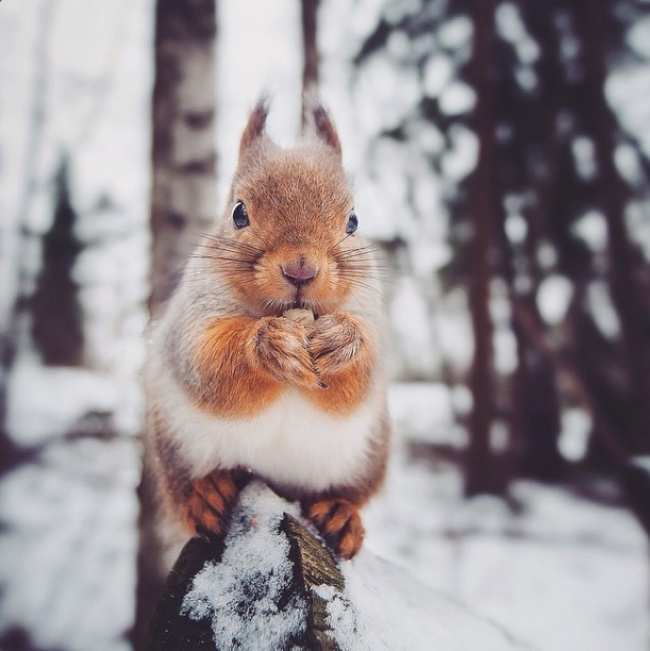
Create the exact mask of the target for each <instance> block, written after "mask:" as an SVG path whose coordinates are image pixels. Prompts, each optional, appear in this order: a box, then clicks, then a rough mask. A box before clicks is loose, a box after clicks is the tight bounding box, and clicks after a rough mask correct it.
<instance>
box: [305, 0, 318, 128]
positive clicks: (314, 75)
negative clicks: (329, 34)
mask: <svg viewBox="0 0 650 651" xmlns="http://www.w3.org/2000/svg"><path fill="white" fill-rule="evenodd" d="M319 3H320V0H302V2H301V3H300V9H301V18H302V51H303V66H302V97H303V104H302V126H303V128H304V127H305V121H306V118H307V111H306V108H307V107H306V105H305V103H306V102H305V100H306V99H307V98H308V97H309V95H310V94H311V93H313V92H315V91H317V90H318V38H317V35H318V5H319Z"/></svg>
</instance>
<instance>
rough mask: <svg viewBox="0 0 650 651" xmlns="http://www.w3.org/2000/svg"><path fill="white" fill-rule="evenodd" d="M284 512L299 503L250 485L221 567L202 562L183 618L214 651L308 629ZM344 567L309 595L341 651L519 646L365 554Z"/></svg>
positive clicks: (503, 650) (273, 642) (287, 641)
mask: <svg viewBox="0 0 650 651" xmlns="http://www.w3.org/2000/svg"><path fill="white" fill-rule="evenodd" d="M285 513H289V514H291V515H293V516H294V517H300V511H299V508H298V507H297V505H289V504H287V502H285V501H284V500H282V499H281V498H280V497H278V496H277V495H275V494H274V493H272V492H271V491H270V490H269V489H268V488H266V487H265V486H264V485H263V484H259V483H253V484H251V485H250V486H248V487H247V488H246V490H245V491H244V492H243V493H242V496H241V499H240V501H239V504H238V506H237V508H236V511H235V513H234V517H233V525H232V526H231V528H230V531H229V533H228V535H227V537H226V542H225V551H224V554H223V557H222V558H221V561H220V562H219V563H211V562H208V563H206V564H205V566H204V568H203V569H202V570H201V571H200V572H199V573H198V574H197V575H196V577H195V578H194V580H193V582H192V584H191V586H190V589H189V590H188V591H187V593H186V594H185V596H184V598H183V605H182V608H181V612H182V614H184V615H185V616H186V617H189V618H191V619H194V620H206V619H207V620H208V621H209V622H210V625H211V628H212V634H213V639H214V641H215V643H216V646H217V648H219V649H227V648H235V647H236V648H240V647H241V648H243V649H256V650H257V651H275V650H276V649H279V648H285V647H286V646H290V645H291V643H292V641H293V640H295V639H296V638H297V637H299V636H300V635H301V634H304V632H305V622H306V620H307V614H306V609H307V603H306V601H305V599H304V597H303V594H302V593H300V592H297V591H295V588H293V585H292V578H293V561H292V560H291V559H290V550H289V547H290V545H289V540H288V538H287V536H286V534H285V533H284V532H283V531H281V529H280V527H281V523H282V520H283V518H284V514H285ZM306 524H307V526H310V525H309V524H308V523H306ZM342 571H343V574H344V578H345V587H344V588H343V590H342V591H341V590H339V589H338V588H336V587H335V586H333V585H330V584H321V585H317V586H314V587H313V590H314V592H315V593H316V594H317V595H318V596H319V597H320V598H321V599H323V600H324V601H325V602H326V610H327V620H328V622H329V635H330V636H331V637H333V638H334V639H335V640H336V642H337V643H338V645H339V647H340V648H341V649H342V650H343V651H379V650H385V651H429V649H444V651H465V650H468V649H476V648H479V647H480V648H481V649H483V650H484V651H507V650H510V649H513V650H514V649H515V648H517V649H520V648H524V647H523V645H520V644H519V643H517V642H514V640H513V639H512V637H511V636H510V635H508V634H507V633H505V632H504V631H503V630H501V629H500V628H499V627H498V626H495V625H494V624H493V623H492V622H490V621H488V620H486V619H485V618H481V617H477V616H475V615H474V614H473V613H471V612H469V611H468V610H467V609H466V608H463V607H462V606H461V605H460V604H458V603H455V602H454V601H453V600H451V599H449V598H448V597H447V596H445V595H443V594H440V593H438V592H435V591H433V590H430V589H428V588H426V587H425V586H424V585H422V584H421V583H420V582H419V581H418V580H417V579H416V578H414V577H412V576H410V575H409V574H408V573H407V572H404V571H403V570H402V569H400V568H398V567H396V566H394V565H392V564H390V563H387V562H386V561H384V560H382V559H380V558H378V557H376V556H374V555H373V554H372V553H371V552H370V551H368V550H367V549H365V550H363V551H362V552H361V553H360V554H359V555H358V556H357V557H356V558H355V559H354V560H353V561H351V562H345V563H343V567H342Z"/></svg>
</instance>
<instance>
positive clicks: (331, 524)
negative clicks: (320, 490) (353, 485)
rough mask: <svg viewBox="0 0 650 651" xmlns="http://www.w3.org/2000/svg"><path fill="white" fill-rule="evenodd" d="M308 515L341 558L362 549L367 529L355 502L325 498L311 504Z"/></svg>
mask: <svg viewBox="0 0 650 651" xmlns="http://www.w3.org/2000/svg"><path fill="white" fill-rule="evenodd" d="M307 516H308V517H309V519H310V520H311V521H312V522H313V523H314V524H315V525H316V527H317V528H318V530H319V531H320V532H321V534H322V535H323V537H324V538H325V540H326V541H327V542H328V544H329V545H330V546H331V547H332V548H333V549H334V551H335V552H336V553H337V554H338V555H339V556H340V557H341V558H352V557H353V556H355V555H356V553H357V552H358V551H359V549H361V544H362V543H363V537H364V535H365V533H366V532H365V529H364V528H363V523H362V522H361V516H360V515H359V510H358V508H357V506H356V505H355V504H353V503H352V502H349V501H348V500H345V499H325V500H320V501H318V502H314V503H313V504H310V505H309V507H308V508H307Z"/></svg>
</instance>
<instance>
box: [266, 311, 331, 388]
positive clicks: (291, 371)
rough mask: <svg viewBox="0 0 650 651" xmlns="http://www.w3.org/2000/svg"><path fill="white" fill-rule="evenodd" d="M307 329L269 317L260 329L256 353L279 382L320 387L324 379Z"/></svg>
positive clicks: (284, 319)
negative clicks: (314, 355) (317, 368)
mask: <svg viewBox="0 0 650 651" xmlns="http://www.w3.org/2000/svg"><path fill="white" fill-rule="evenodd" d="M307 345H308V340H307V331H306V329H305V326H304V325H303V324H302V323H300V322H297V321H293V320H291V319H288V318H285V317H266V318H264V319H262V323H261V325H260V327H259V329H258V330H257V334H256V338H255V352H256V356H257V359H258V360H259V361H260V362H261V364H262V365H263V366H264V368H266V370H267V371H269V372H270V373H271V374H272V375H274V376H275V377H276V378H278V379H279V380H283V381H287V382H292V383H294V384H298V385H300V386H303V387H308V388H316V387H318V386H320V380H319V378H318V376H317V375H316V370H315V368H314V363H313V361H312V358H311V355H310V354H309V351H308V350H307Z"/></svg>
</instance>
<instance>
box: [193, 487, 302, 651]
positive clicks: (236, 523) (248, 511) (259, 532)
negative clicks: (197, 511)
mask: <svg viewBox="0 0 650 651" xmlns="http://www.w3.org/2000/svg"><path fill="white" fill-rule="evenodd" d="M287 511H288V512H290V513H291V514H292V515H294V516H298V515H299V509H298V508H297V507H290V505H288V504H287V503H286V502H285V501H283V500H282V499H281V498H279V497H278V496H277V495H275V494H274V493H272V492H271V491H269V490H268V489H267V488H265V487H264V486H263V485H262V484H259V483H253V484H251V485H250V486H248V487H247V488H246V489H245V490H244V491H243V492H242V495H241V497H240V500H239V503H238V506H237V508H236V509H235V512H234V513H233V516H232V524H231V526H230V530H229V532H228V535H227V536H226V540H225V545H226V547H225V551H224V553H223V557H222V559H221V562H219V563H206V565H205V567H204V568H203V569H202V570H201V571H200V572H199V573H198V574H197V575H196V577H195V578H194V580H193V582H192V586H191V588H190V590H189V591H188V592H187V594H186V595H185V598H184V599H183V606H182V613H183V614H186V615H187V616H189V617H190V618H191V619H195V620H201V619H204V618H206V617H207V618H210V619H211V622H212V631H213V635H214V642H215V645H216V648H219V649H230V648H233V644H234V641H235V640H237V642H238V644H239V646H240V647H241V648H244V649H259V650H260V651H265V650H268V651H274V650H275V649H279V648H283V646H284V645H285V644H286V643H287V642H288V641H290V640H291V638H292V637H293V636H295V635H297V634H299V633H300V632H301V626H302V624H303V622H304V617H305V607H306V604H305V603H304V602H302V601H301V600H299V599H297V598H295V597H292V598H291V599H290V600H289V602H288V603H287V604H286V605H285V606H284V608H280V607H279V602H281V600H282V596H283V593H284V591H285V589H286V588H287V586H288V585H289V583H290V581H291V578H292V573H293V564H292V562H291V561H290V560H289V558H288V555H289V541H288V539H287V537H286V535H285V534H284V533H282V532H281V531H280V523H281V521H282V518H283V517H284V513H285V512H287ZM242 604H245V605H246V607H245V608H242ZM238 648H239V647H238Z"/></svg>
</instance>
